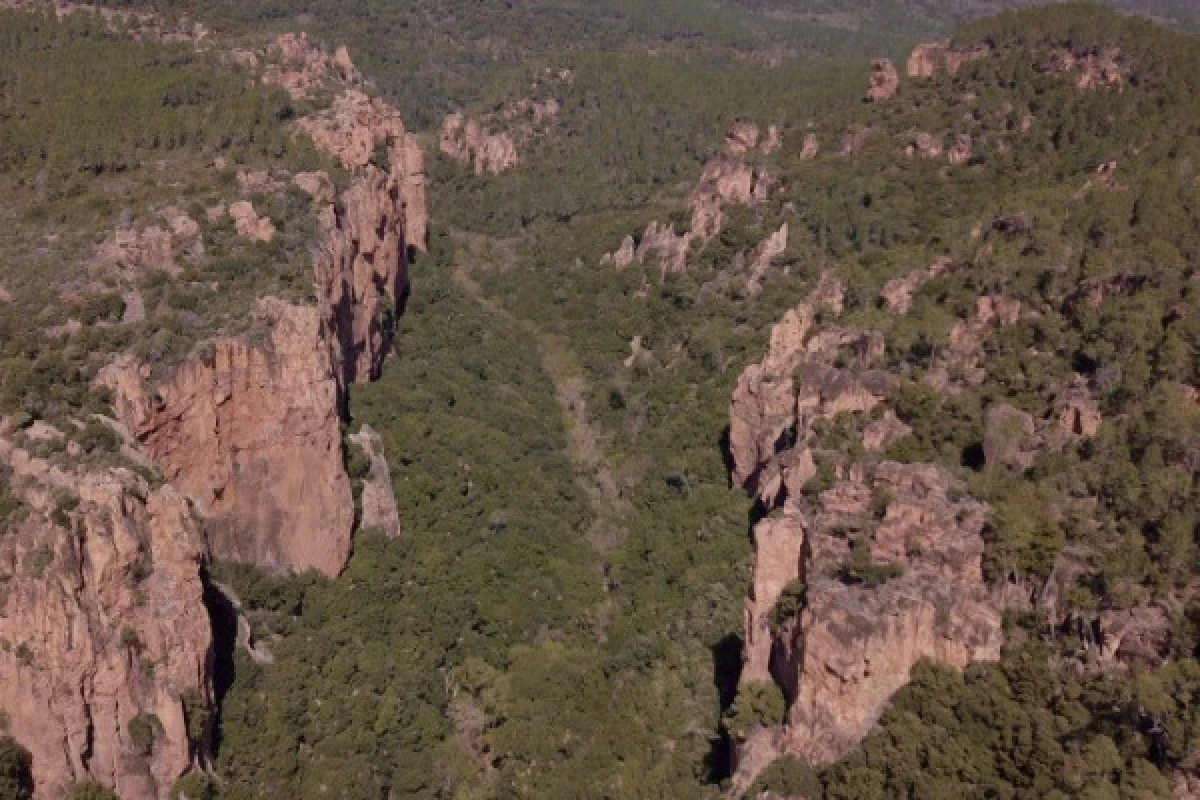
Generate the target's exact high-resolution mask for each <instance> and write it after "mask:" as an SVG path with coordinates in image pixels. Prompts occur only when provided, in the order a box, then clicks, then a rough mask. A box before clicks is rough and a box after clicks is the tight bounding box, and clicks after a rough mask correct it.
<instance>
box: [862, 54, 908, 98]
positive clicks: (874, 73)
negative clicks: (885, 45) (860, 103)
mask: <svg viewBox="0 0 1200 800" xmlns="http://www.w3.org/2000/svg"><path fill="white" fill-rule="evenodd" d="M899 90H900V73H899V72H897V71H896V65H895V64H893V63H892V62H891V60H890V59H887V58H880V59H876V60H875V61H873V62H871V85H870V87H869V88H868V89H867V100H869V101H870V102H872V103H881V102H883V101H884V100H891V99H892V98H893V97H895V96H896V92H898V91H899Z"/></svg>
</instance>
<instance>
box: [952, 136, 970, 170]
mask: <svg viewBox="0 0 1200 800" xmlns="http://www.w3.org/2000/svg"><path fill="white" fill-rule="evenodd" d="M973 155H975V142H974V140H973V139H972V138H971V135H970V134H969V133H960V134H957V135H956V136H955V137H954V144H953V145H952V146H951V147H950V150H949V151H948V152H947V153H946V160H947V161H949V162H950V163H951V164H965V163H967V162H968V161H970V160H971V156H973Z"/></svg>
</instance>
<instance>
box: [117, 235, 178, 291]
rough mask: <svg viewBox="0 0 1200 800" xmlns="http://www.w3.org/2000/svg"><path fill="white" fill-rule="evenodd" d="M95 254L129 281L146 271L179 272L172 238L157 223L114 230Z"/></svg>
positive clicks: (172, 273)
mask: <svg viewBox="0 0 1200 800" xmlns="http://www.w3.org/2000/svg"><path fill="white" fill-rule="evenodd" d="M99 257H100V258H101V260H103V261H105V262H107V263H110V264H112V265H114V266H115V267H116V268H117V269H118V270H120V271H121V273H122V274H123V275H124V276H125V277H126V279H128V280H131V281H132V280H135V279H136V278H137V277H138V276H140V275H142V274H144V273H145V272H147V271H159V272H166V273H168V274H170V275H177V274H178V273H179V267H178V266H177V265H176V264H175V240H174V239H173V238H172V235H171V233H170V232H169V231H167V230H164V229H163V228H160V227H159V226H157V225H151V226H150V227H147V228H142V229H135V228H121V229H119V230H116V231H114V232H113V233H112V234H111V235H110V236H109V237H108V238H107V239H105V240H104V242H103V243H102V244H101V245H100V248H99Z"/></svg>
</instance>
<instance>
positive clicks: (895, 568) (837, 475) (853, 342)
mask: <svg viewBox="0 0 1200 800" xmlns="http://www.w3.org/2000/svg"><path fill="white" fill-rule="evenodd" d="M843 297H844V288H843V287H842V285H841V284H840V283H838V282H837V280H836V279H834V278H833V277H832V276H830V275H826V276H825V277H823V278H822V281H821V285H820V286H818V288H817V289H816V290H815V291H814V293H813V294H812V295H811V296H810V297H809V299H808V300H807V301H805V302H804V303H802V304H801V305H799V306H797V307H796V308H795V309H793V310H791V311H789V312H788V313H787V315H786V316H785V317H784V319H783V321H782V322H780V323H779V325H777V326H776V327H775V328H774V330H773V331H772V333H771V344H770V348H769V350H768V353H767V355H766V357H765V358H764V359H763V361H762V362H761V363H759V364H753V365H751V366H749V367H748V368H747V369H746V371H745V372H743V373H742V376H741V378H740V379H739V381H738V386H737V389H736V390H735V392H734V396H733V403H732V405H731V408H730V451H731V453H732V456H733V468H734V475H733V477H734V480H735V482H737V483H740V484H742V485H743V486H747V487H750V488H753V489H754V490H755V491H756V493H757V496H758V500H759V502H760V504H761V508H762V511H763V513H764V514H765V516H764V518H763V519H761V520H760V521H759V522H758V523H757V524H756V525H755V528H754V542H755V561H754V574H753V582H752V586H751V589H750V592H749V595H748V597H747V600H746V612H745V619H746V633H745V641H746V645H745V664H744V666H743V667H742V672H741V683H742V691H743V692H747V691H754V690H755V689H756V687H758V686H761V685H762V684H765V683H770V682H772V681H774V682H777V683H778V684H779V685H780V686H781V687H782V689H783V693H784V697H785V700H786V702H787V706H788V711H787V715H786V720H785V722H784V724H783V726H782V727H781V728H776V727H771V726H767V727H761V728H758V729H755V730H753V731H751V732H748V733H746V734H745V739H744V740H743V741H741V742H738V743H737V744H736V745H735V746H736V747H737V763H738V770H737V772H736V773H735V775H734V779H733V787H734V788H733V791H734V793H735V794H739V793H740V792H742V791H744V790H745V789H747V788H748V787H749V786H750V785H751V784H752V783H753V782H754V780H755V778H757V776H758V774H759V773H760V772H761V770H762V769H764V768H765V767H766V766H767V765H768V764H769V763H770V762H771V760H772V759H773V758H775V757H778V755H780V754H783V753H788V754H793V755H799V756H801V757H803V758H804V759H806V760H807V761H808V762H810V763H813V764H821V763H826V762H830V761H834V760H836V759H838V758H840V757H842V756H844V755H845V754H846V753H847V752H849V751H850V750H851V749H852V748H853V747H854V746H855V745H856V744H857V743H858V742H859V741H860V740H861V739H862V738H863V736H865V735H866V734H867V732H868V731H869V730H870V729H871V727H872V726H873V725H874V724H875V721H876V720H877V719H878V717H879V715H880V714H881V713H882V711H883V709H884V706H885V704H886V703H887V702H888V700H889V699H890V698H891V696H892V694H893V693H894V692H895V691H896V690H897V689H898V688H900V687H901V686H902V685H903V684H904V683H905V682H906V681H907V680H908V674H909V670H910V669H911V668H912V667H913V665H915V664H916V663H917V662H918V661H919V660H920V659H923V658H927V659H933V660H935V661H938V662H941V663H945V664H949V665H951V666H954V667H957V668H960V669H961V668H962V667H965V666H966V665H967V664H969V663H971V662H973V661H977V660H995V659H998V658H999V656H1000V647H1001V643H1002V636H1001V632H1000V613H999V610H998V609H997V607H996V606H995V605H994V604H993V603H992V602H991V600H990V598H989V593H988V590H987V587H986V586H985V585H984V582H983V573H982V569H981V557H982V555H983V545H984V543H983V538H982V536H981V532H982V530H983V526H984V520H985V517H986V514H987V509H986V507H985V506H983V505H982V504H980V503H978V502H976V501H974V500H972V499H970V498H969V497H961V496H960V495H961V486H960V484H959V482H958V481H957V480H956V479H955V478H954V477H953V476H952V475H950V474H949V473H948V472H947V471H946V470H944V469H943V468H941V467H939V466H936V465H933V464H898V463H895V462H891V461H888V460H886V459H884V458H882V457H881V456H880V455H879V454H880V453H881V452H882V451H884V450H886V449H887V448H888V447H889V446H891V445H892V444H893V443H894V442H895V441H897V440H898V439H900V438H902V437H904V436H906V435H908V433H909V431H908V429H907V427H906V426H905V425H904V424H903V423H902V422H900V421H899V420H897V419H896V417H895V415H894V414H893V413H892V411H891V410H890V409H887V395H888V387H889V384H890V383H891V379H890V377H889V375H888V374H887V373H886V372H883V371H880V370H879V369H878V368H877V367H878V366H879V361H880V359H881V358H882V356H883V353H884V347H885V344H884V341H883V337H882V336H881V335H880V334H879V333H877V332H874V331H858V330H855V329H853V328H845V327H840V326H837V325H834V324H828V323H827V324H825V325H818V324H817V323H816V319H817V316H818V314H819V313H822V311H823V312H824V314H823V317H824V318H825V319H829V316H830V314H837V313H840V312H841V310H842V306H843ZM847 362H848V363H847ZM847 417H865V418H866V420H865V421H864V422H863V423H862V424H861V426H859V425H857V424H855V432H854V433H852V434H851V436H853V437H855V438H857V439H858V441H856V442H851V443H850V444H849V445H845V444H843V445H842V446H841V447H840V448H836V449H835V448H831V447H830V446H829V443H827V442H824V441H822V436H821V433H822V431H823V429H824V428H823V426H824V425H826V424H827V423H829V422H832V421H834V420H838V421H842V420H845V419H846V418H847ZM855 454H858V455H857V456H856V455H855ZM818 463H820V465H821V466H820V467H818ZM821 472H823V473H824V475H819V473H821Z"/></svg>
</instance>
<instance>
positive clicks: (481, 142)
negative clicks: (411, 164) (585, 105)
mask: <svg viewBox="0 0 1200 800" xmlns="http://www.w3.org/2000/svg"><path fill="white" fill-rule="evenodd" d="M574 81H575V74H574V73H573V72H572V71H571V70H569V69H561V70H553V69H549V68H546V69H543V70H541V71H540V72H539V73H538V74H537V75H536V76H535V78H534V81H533V83H532V85H531V86H530V90H531V92H532V93H533V95H534V96H531V97H521V98H517V99H512V100H509V101H507V102H505V103H504V104H503V105H502V106H500V107H499V108H497V109H495V110H493V111H490V112H488V113H486V114H483V115H482V116H480V117H477V118H475V117H468V116H467V115H466V114H463V113H462V112H454V113H452V114H448V115H447V116H446V117H445V119H443V120H442V128H441V132H440V135H439V137H438V147H439V149H440V150H441V152H442V153H443V154H445V155H446V156H447V157H449V158H451V159H453V160H455V161H458V162H459V163H461V164H465V165H468V166H471V167H472V168H473V169H474V170H475V174H476V175H485V174H487V175H499V174H500V173H501V172H505V171H507V170H509V169H512V168H513V167H516V166H517V165H519V164H520V163H521V150H522V149H524V148H525V146H526V145H528V144H529V143H530V142H531V141H532V140H534V139H535V138H538V137H542V136H545V135H547V134H548V133H550V131H551V130H552V128H553V125H554V123H555V121H556V120H557V119H558V115H559V112H560V111H562V104H561V103H560V102H559V101H558V99H557V98H556V97H554V96H553V93H555V92H557V91H558V90H559V88H560V87H561V86H562V85H570V84H572V83H574Z"/></svg>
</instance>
